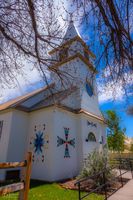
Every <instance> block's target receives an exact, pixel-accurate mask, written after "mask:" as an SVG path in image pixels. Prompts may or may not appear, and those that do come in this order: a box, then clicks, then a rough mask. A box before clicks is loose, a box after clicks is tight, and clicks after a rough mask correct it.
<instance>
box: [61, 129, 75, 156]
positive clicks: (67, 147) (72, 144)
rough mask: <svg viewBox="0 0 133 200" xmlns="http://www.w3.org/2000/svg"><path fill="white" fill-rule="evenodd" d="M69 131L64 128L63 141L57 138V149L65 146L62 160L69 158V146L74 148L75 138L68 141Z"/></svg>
mask: <svg viewBox="0 0 133 200" xmlns="http://www.w3.org/2000/svg"><path fill="white" fill-rule="evenodd" d="M69 130H70V129H69V128H64V133H65V139H62V138H61V137H59V136H57V147H59V146H61V145H65V153H64V158H70V154H69V145H71V146H72V147H74V148H75V138H74V139H71V140H69Z"/></svg>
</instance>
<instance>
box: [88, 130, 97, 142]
mask: <svg viewBox="0 0 133 200" xmlns="http://www.w3.org/2000/svg"><path fill="white" fill-rule="evenodd" d="M88 141H89V142H96V137H95V135H94V133H92V132H90V133H89V134H88Z"/></svg>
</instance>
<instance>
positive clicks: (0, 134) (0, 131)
mask: <svg viewBox="0 0 133 200" xmlns="http://www.w3.org/2000/svg"><path fill="white" fill-rule="evenodd" d="M3 122H4V121H3V120H0V139H1V136H2V130H3Z"/></svg>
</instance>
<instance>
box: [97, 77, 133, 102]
mask: <svg viewBox="0 0 133 200" xmlns="http://www.w3.org/2000/svg"><path fill="white" fill-rule="evenodd" d="M125 78H126V85H127V86H129V87H131V85H133V74H125ZM98 83H99V84H98V98H99V102H100V103H104V102H107V101H112V100H114V99H115V100H116V101H123V100H125V95H126V94H125V89H127V88H124V85H123V81H122V80H119V81H118V82H116V83H114V82H112V81H111V82H109V83H108V84H106V85H104V84H103V83H100V81H99V80H98ZM127 90H128V89H127ZM132 95H133V90H132V89H131V90H129V91H128V96H132Z"/></svg>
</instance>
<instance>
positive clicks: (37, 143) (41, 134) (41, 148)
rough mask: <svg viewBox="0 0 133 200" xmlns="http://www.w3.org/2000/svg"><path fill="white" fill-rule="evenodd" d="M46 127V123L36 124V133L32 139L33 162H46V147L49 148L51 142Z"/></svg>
mask: <svg viewBox="0 0 133 200" xmlns="http://www.w3.org/2000/svg"><path fill="white" fill-rule="evenodd" d="M45 128H46V127H45V124H43V125H35V126H34V134H33V136H32V137H31V140H30V149H31V150H32V152H33V158H32V161H33V162H40V161H41V162H44V160H45V149H47V148H48V144H49V139H48V135H47V134H46V133H45Z"/></svg>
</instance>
